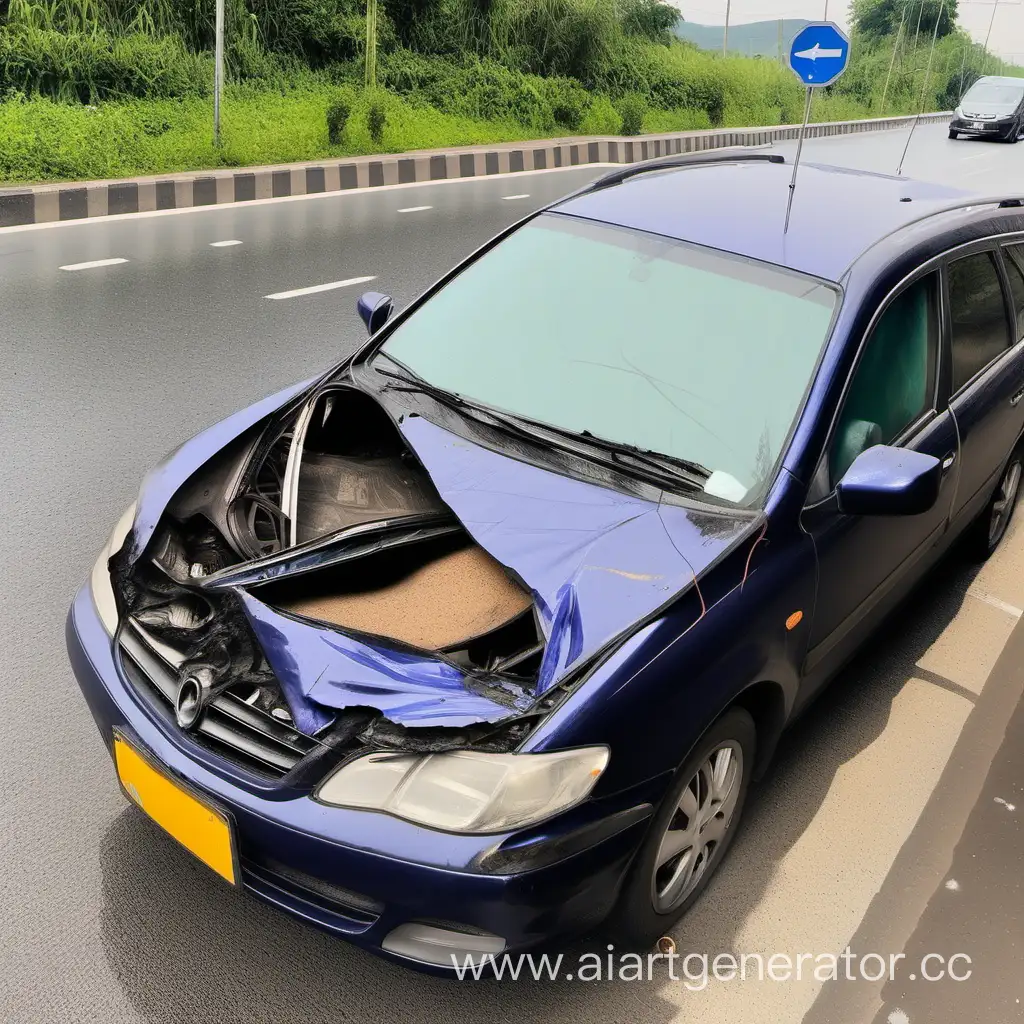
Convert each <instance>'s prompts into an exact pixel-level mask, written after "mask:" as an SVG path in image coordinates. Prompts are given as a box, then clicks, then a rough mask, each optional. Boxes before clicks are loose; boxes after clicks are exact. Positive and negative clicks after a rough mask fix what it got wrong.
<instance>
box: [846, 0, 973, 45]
mask: <svg viewBox="0 0 1024 1024" xmlns="http://www.w3.org/2000/svg"><path fill="white" fill-rule="evenodd" d="M851 14H852V18H851V20H852V23H853V27H854V29H856V31H857V32H859V33H860V34H861V35H864V36H867V37H868V38H870V39H881V38H882V37H883V36H894V35H895V34H896V32H897V30H898V29H899V26H900V22H901V21H903V22H904V39H907V40H913V41H914V42H915V43H916V42H919V41H920V40H921V39H925V40H928V41H930V40H931V38H932V33H933V32H935V22H936V21H938V23H939V31H938V38H939V39H941V38H942V37H943V36H948V35H949V34H950V33H951V32H952V31H953V30H954V29H955V28H956V19H957V0H853V3H852V5H851Z"/></svg>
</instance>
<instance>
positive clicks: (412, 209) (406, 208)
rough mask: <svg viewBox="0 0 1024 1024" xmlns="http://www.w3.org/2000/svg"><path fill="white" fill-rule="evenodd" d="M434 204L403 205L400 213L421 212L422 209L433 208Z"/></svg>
mask: <svg viewBox="0 0 1024 1024" xmlns="http://www.w3.org/2000/svg"><path fill="white" fill-rule="evenodd" d="M432 209H433V207H432V206H403V207H402V209H401V210H399V211H398V212H399V213H419V212H420V210H432Z"/></svg>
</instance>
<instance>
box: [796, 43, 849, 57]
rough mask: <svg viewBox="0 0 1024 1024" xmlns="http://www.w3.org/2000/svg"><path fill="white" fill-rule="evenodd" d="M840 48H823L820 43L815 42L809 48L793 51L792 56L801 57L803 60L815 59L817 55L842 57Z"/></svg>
mask: <svg viewBox="0 0 1024 1024" xmlns="http://www.w3.org/2000/svg"><path fill="white" fill-rule="evenodd" d="M842 55H843V51H842V50H823V49H822V48H821V44H820V43H815V44H814V45H813V46H812V47H811V48H810V49H809V50H801V51H800V52H799V53H794V54H793V56H794V57H802V58H803V59H804V60H817V59H818V58H819V57H842Z"/></svg>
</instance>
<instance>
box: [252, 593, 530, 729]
mask: <svg viewBox="0 0 1024 1024" xmlns="http://www.w3.org/2000/svg"><path fill="white" fill-rule="evenodd" d="M237 593H238V597H239V599H240V600H241V602H242V606H243V608H244V609H245V612H246V615H247V616H248V618H249V622H250V624H251V625H252V628H253V631H254V632H255V633H256V637H257V639H258V640H259V643H260V646H261V647H262V649H263V652H264V654H265V655H266V658H267V661H268V662H269V664H270V666H271V668H272V669H273V671H274V673H275V675H276V676H277V678H278V680H279V681H280V683H281V687H282V689H283V690H284V692H285V695H286V696H287V698H288V702H289V705H290V706H291V707H292V708H293V711H294V712H296V721H297V722H298V715H299V714H303V711H302V710H300V709H309V710H311V711H315V710H317V709H315V707H314V705H313V703H312V702H315V703H316V704H321V705H324V706H325V707H332V708H350V707H370V708H377V709H378V710H380V711H382V712H383V713H384V714H385V715H386V716H387V717H388V718H389V719H390V720H391V721H392V722H394V723H396V724H398V725H416V726H424V727H427V726H437V725H443V726H449V727H459V726H466V725H471V724H473V723H475V722H497V721H500V720H501V719H504V718H510V717H513V716H515V715H516V714H517V713H519V712H522V711H526V710H527V709H528V708H529V706H530V704H531V703H532V697H531V696H530V695H527V694H525V693H523V692H522V691H521V690H519V689H518V688H517V687H514V686H512V685H511V684H506V685H505V689H504V692H503V691H502V689H501V685H502V684H500V683H498V682H494V683H493V684H485V683H479V682H477V681H476V680H473V679H469V678H467V676H466V675H465V674H464V673H463V672H461V671H459V669H457V668H456V667H455V666H454V665H451V664H449V663H448V662H446V661H443V660H441V659H440V658H436V657H430V656H429V655H427V654H418V653H416V652H414V651H403V650H398V649H396V648H388V647H385V646H383V645H381V646H376V645H371V644H370V643H369V642H367V641H363V640H359V639H356V638H355V637H354V636H348V635H345V634H343V633H340V632H337V631H335V630H332V629H330V628H328V627H322V626H317V625H316V624H315V623H312V622H303V621H300V620H299V619H295V618H292V617H291V616H287V615H283V614H281V613H280V612H276V611H274V609H272V608H270V607H269V606H267V605H265V604H264V603H263V602H262V601H259V600H258V599H257V598H255V597H253V596H252V595H251V594H248V593H246V592H245V591H243V590H239V591H237ZM485 687H486V688H488V689H490V690H491V692H492V694H493V699H492V697H489V696H486V695H484V694H483V693H481V692H476V691H477V689H484V688H485ZM318 713H319V712H318Z"/></svg>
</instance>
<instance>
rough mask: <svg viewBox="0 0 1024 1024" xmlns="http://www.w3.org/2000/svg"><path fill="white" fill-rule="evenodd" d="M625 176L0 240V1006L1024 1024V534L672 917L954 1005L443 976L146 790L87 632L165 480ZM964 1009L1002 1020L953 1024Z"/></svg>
mask: <svg viewBox="0 0 1024 1024" xmlns="http://www.w3.org/2000/svg"><path fill="white" fill-rule="evenodd" d="M906 138H907V135H906V133H905V132H903V131H901V132H887V133H866V134H863V135H857V136H851V137H839V138H831V139H822V140H812V141H810V142H808V143H807V144H806V145H805V147H804V159H805V160H809V161H815V162H822V163H837V164H841V165H844V166H848V167H855V168H863V169H872V170H879V171H884V172H886V173H895V171H896V168H897V165H898V163H899V160H900V157H901V154H902V151H903V148H904V144H905V142H906ZM778 148H779V149H780V151H782V152H786V153H787V154H791V153H792V151H793V146H792V145H786V146H781V147H778ZM601 170H602V168H600V167H593V166H591V167H579V168H571V169H565V170H558V171H546V172H535V173H525V174H517V175H502V176H499V177H491V178H484V179H468V180H462V181H453V182H449V183H441V184H438V183H432V184H423V185H410V186H398V187H388V188H383V189H372V190H367V191H363V192H357V193H347V194H328V195H322V196H315V197H300V198H296V199H294V200H284V201H267V202H260V203H255V204H249V205H243V206H223V207H212V208H206V209H203V208H199V209H192V210H186V211H181V212H174V213H166V214H158V215H138V216H128V217H123V218H103V219H99V220H96V221H79V222H72V223H68V224H60V225H56V226H51V225H44V226H38V227H31V228H21V229H3V230H0V309H2V311H3V320H2V327H0V351H2V353H3V358H2V363H0V367H2V371H3V372H2V373H0V436H2V437H3V439H4V441H5V442H6V448H7V458H6V459H5V473H4V486H3V487H2V488H0V509H2V521H3V522H4V523H5V524H6V530H7V538H8V540H7V542H6V544H5V546H4V549H3V563H4V570H5V572H4V580H5V586H4V587H3V588H2V589H0V633H2V635H3V636H4V637H5V644H4V655H3V658H2V660H0V694H2V700H3V714H2V715H0V777H2V779H3V782H4V787H3V793H4V796H5V798H6V806H5V825H4V828H3V829H2V831H0V864H2V869H0V907H2V916H0V948H2V950H3V954H2V961H0V1016H2V1018H3V1019H5V1020H8V1021H11V1022H29V1021H32V1022H35V1021H47V1022H48V1021H61V1022H63V1021H83V1022H85V1021H88V1022H97V1021H118V1022H121V1021H123V1022H158V1021H161V1022H162V1021H197V1022H207V1021H208V1022H211V1024H212V1022H219V1021H239V1022H250V1021H252V1022H257V1021H258V1022H262V1021H268V1022H275V1024H276V1022H291V1021H300V1020H301V1021H317V1022H319V1021H324V1022H331V1024H339V1022H351V1021H376V1020H389V1021H416V1022H419V1021H427V1020H436V1019H442V1018H444V1019H446V1020H449V1021H451V1022H452V1024H461V1022H476V1021H480V1020H484V1019H494V1020H508V1021H515V1022H516V1024H526V1022H531V1021H549V1020H552V1019H559V1020H563V1021H565V1022H567V1024H569V1022H581V1024H582V1022H598V1021H599V1022H601V1024H614V1022H626V1021H644V1022H650V1024H661V1022H670V1021H671V1022H689V1021H697V1020H701V1021H708V1020H716V1021H737V1022H742V1024H748V1022H749V1024H755V1022H760V1021H765V1022H768V1021H771V1022H773V1024H777V1022H787V1024H788V1022H798V1021H801V1020H804V1019H806V1020H807V1021H808V1022H814V1024H827V1022H835V1021H847V1020H848V1021H850V1022H851V1024H853V1022H864V1024H868V1022H871V1021H874V1020H876V1019H877V1021H880V1022H881V1021H886V1022H888V1024H906V1022H907V1021H912V1022H913V1024H918V1022H919V1021H954V1020H955V1021H961V1020H963V1021H966V1020H978V1021H981V1022H988V1021H992V1022H1000V1024H1002V1022H1004V1021H1012V1020H1017V1019H1024V1014H1021V1004H1020V1002H1019V1000H1020V999H1022V998H1024V990H1022V989H1021V982H1020V980H1019V964H1020V963H1021V952H1022V921H1021V918H1022V915H1021V913H1020V912H1019V908H1020V906H1021V889H1020V886H1021V883H1020V870H1019V869H1020V864H1021V863H1022V861H1024V856H1022V852H1024V851H1022V838H1021V827H1020V821H1021V815H1022V814H1024V791H1022V789H1021V782H1020V780H1021V778H1022V777H1024V764H1022V760H1021V742H1022V739H1024V728H1022V724H1021V719H1022V717H1024V713H1022V712H1021V711H1020V710H1019V708H1018V707H1017V705H1018V703H1019V700H1020V692H1021V669H1020V665H1021V664H1022V659H1021V657H1020V655H1021V654H1024V633H1022V628H1024V627H1022V628H1018V626H1017V623H1018V621H1019V619H1020V615H1021V612H1020V609H1021V608H1022V607H1024V527H1021V526H1020V522H1018V523H1017V524H1016V526H1015V528H1014V529H1013V530H1012V532H1011V533H1010V535H1009V536H1008V538H1007V540H1006V542H1005V545H1004V548H1003V549H1002V550H1001V551H1000V552H999V554H998V555H997V556H996V558H995V559H993V560H992V561H991V562H990V563H988V564H987V565H986V566H985V567H984V569H983V570H982V571H981V572H980V573H978V572H977V571H976V570H973V569H969V568H968V567H967V566H965V565H964V564H962V563H960V562H958V561H956V560H953V561H951V562H950V563H949V565H947V566H946V567H944V568H943V570H942V571H941V572H940V573H939V575H938V576H937V577H936V578H935V579H934V580H933V581H931V583H930V585H929V586H928V587H927V588H926V589H924V590H923V591H922V592H921V593H919V594H918V595H917V596H916V597H915V598H914V600H913V601H912V602H911V603H910V605H909V606H908V608H907V609H906V610H904V611H903V612H901V613H900V615H899V616H897V617H896V619H895V620H894V622H893V624H892V626H891V628H890V629H889V631H888V632H887V634H886V635H885V636H883V637H882V638H881V639H880V640H879V642H878V643H877V644H873V645H872V647H871V650H870V651H868V652H866V653H865V655H863V656H862V657H861V658H860V659H859V660H858V661H857V662H856V663H855V664H854V665H853V666H851V668H850V669H849V670H848V671H847V672H846V673H844V676H843V678H842V679H841V680H839V681H838V682H837V684H836V685H835V686H834V687H832V688H831V690H830V691H829V692H828V693H827V694H826V696H825V697H824V698H823V699H822V700H821V702H819V704H818V705H817V706H816V707H815V708H814V709H813V710H812V711H811V712H810V714H809V715H808V717H807V718H806V719H805V720H804V721H803V722H802V723H800V724H799V725H798V726H797V727H796V728H795V730H794V731H793V733H792V734H791V735H790V736H789V738H788V739H787V740H786V741H785V742H784V745H783V747H782V750H781V751H780V759H779V764H778V767H777V770H776V771H775V773H774V774H773V775H772V777H771V778H770V779H769V780H768V781H767V782H766V783H764V784H763V785H761V786H760V787H759V788H758V790H757V791H756V793H755V795H754V797H753V799H752V804H751V808H750V817H749V821H748V823H747V826H746V828H745V829H744V831H743V832H742V833H741V835H740V836H739V837H738V840H737V843H736V844H735V846H734V849H733V852H732V854H731V856H730V859H729V862H728V863H727V864H726V865H725V866H724V868H723V871H722V874H721V876H720V878H719V879H718V880H717V881H716V884H715V885H714V886H713V887H712V888H711V890H709V892H708V893H707V895H706V897H705V899H704V900H703V901H702V902H701V904H700V905H699V906H698V907H697V908H695V910H694V912H693V913H692V914H691V915H690V917H689V918H688V919H687V920H686V921H685V922H684V923H683V924H682V925H681V926H680V927H679V928H678V929H677V931H676V932H675V938H676V941H677V943H678V944H679V947H680V951H681V952H684V951H698V952H707V953H709V954H710V955H712V956H713V955H714V954H716V953H718V952H721V951H733V952H746V951H750V952H758V951H765V952H769V951H772V952H774V951H778V952H781V953H796V952H797V951H812V952H819V951H826V950H828V951H831V950H833V949H835V950H839V949H842V948H843V947H844V946H845V945H846V944H848V943H851V942H853V943H855V944H856V945H857V946H858V947H859V948H860V949H861V950H862V951H864V950H873V951H875V952H878V953H879V954H882V955H885V956H888V955H891V954H898V953H901V952H905V953H906V956H907V960H908V962H909V961H910V960H911V959H912V958H913V957H917V959H918V961H919V960H920V957H921V955H923V953H924V952H925V951H928V952H937V953H941V954H947V953H949V952H950V951H951V950H954V949H956V950H957V951H963V952H965V953H967V954H969V955H971V956H972V957H973V958H974V961H975V962H976V963H977V964H978V965H979V966H978V968H977V973H976V974H975V975H974V976H973V978H972V980H970V981H965V982H962V983H959V982H958V983H955V984H953V983H950V984H948V985H946V986H945V989H943V987H942V986H939V985H938V984H936V985H934V986H933V985H931V984H926V983H924V982H920V981H919V982H914V983H911V982H909V981H908V980H906V979H905V978H904V979H901V981H899V982H897V983H892V984H885V983H878V984H872V983H866V982H865V983H861V982H857V983H854V984H849V985H844V984H838V983H831V982H823V981H819V980H815V979H811V980H810V981H808V980H806V979H805V980H804V981H802V982H800V983H784V982H774V983H773V982H770V981H765V982H756V981H754V982H744V983H742V984H739V983H734V984H726V983H715V982H712V983H711V984H710V985H709V986H708V987H707V988H706V989H704V990H703V991H699V992H698V991H692V988H693V986H692V985H691V986H687V985H685V984H684V983H683V982H681V981H678V980H671V979H668V978H665V977H662V976H658V977H656V978H655V979H654V980H651V981H642V982H620V981H616V982H601V983H591V984H586V983H581V982H579V981H574V982H568V981H559V982H532V981H521V982H519V983H518V984H512V983H509V982H504V983H502V984H496V983H481V984H477V985H457V984H453V983H449V982H445V981H439V980H436V979H431V978H425V977H421V976H419V975H415V974H412V973H411V972H405V971H402V970H400V969H398V968H396V967H394V966H393V965H390V964H387V963H384V962H382V961H379V960H377V959H376V958H374V957H371V956H370V955H368V954H366V953H364V952H362V951H359V950H357V949H355V948H352V947H350V946H348V945H347V944H345V943H343V942H341V941H339V940H337V939H334V938H332V937H329V936H326V935H323V934H321V933H318V932H316V931H314V930H312V929H310V928H307V927H304V926H302V925H300V924H298V923H296V922H295V921H293V920H291V919H289V918H287V917H284V916H282V915H281V914H279V913H277V912H276V911H274V910H272V909H270V908H268V907H265V906H263V905H261V904H258V903H256V902H255V901H254V900H252V899H250V898H246V897H244V896H242V895H240V894H238V893H235V892H232V891H228V890H227V889H226V887H224V886H223V885H221V884H219V883H218V881H217V880H216V879H215V878H214V877H213V876H212V875H211V874H210V873H209V872H208V871H207V870H206V869H205V868H204V867H202V866H201V865H199V864H198V863H195V862H193V860H192V859H191V858H190V857H189V856H188V855H187V854H185V853H184V852H183V851H181V850H180V849H178V848H177V847H176V846H175V845H174V844H173V842H171V841H169V840H168V839H166V837H164V836H163V835H162V834H161V833H160V832H159V831H158V830H157V829H156V828H155V827H153V826H151V825H150V824H149V823H148V822H147V821H146V820H145V819H144V818H143V817H142V816H141V815H140V814H139V813H137V812H136V811H135V810H133V809H132V808H129V807H128V806H127V804H126V803H125V802H124V800H123V798H122V797H121V795H120V792H119V790H118V788H117V786H116V784H115V782H114V776H113V771H112V767H111V765H110V763H109V760H108V758H107V755H106V752H105V750H104V748H103V745H102V744H101V742H100V739H99V737H98V736H97V735H96V733H95V729H94V726H93V723H92V720H91V718H90V716H89V714H88V711H87V709H86V707H85V704H84V702H83V700H82V699H81V697H80V695H79V693H78V690H77V686H76V685H75V683H74V680H73V678H72V675H71V672H70V669H69V667H68V664H67V661H66V657H65V653H64V641H63V622H64V616H65V613H66V610H67V607H68V604H69V602H70V600H71V597H72V595H73V593H74V591H75V589H76V588H77V587H78V585H79V584H80V582H81V581H82V580H83V579H84V578H85V576H86V574H87V572H88V570H89V567H90V566H91V564H92V562H93V560H94V558H95V555H96V552H97V551H98V549H99V547H100V545H101V543H102V542H103V540H104V539H105V537H106V535H107V533H108V531H109V529H110V527H111V526H112V524H113V523H114V521H115V520H116V518H117V517H118V515H119V514H120V513H121V511H123V509H124V508H125V506H127V505H128V504H129V503H130V502H131V501H132V500H133V499H134V497H135V494H136V492H137V489H138V485H139V482H140V479H141V477H142V475H143V474H144V473H145V471H146V470H147V468H148V467H149V466H151V465H152V464H153V462H154V461H156V460H157V459H159V458H160V457H161V456H162V455H163V454H164V453H165V452H167V451H168V450H170V449H171V448H173V447H175V446H176V445H177V444H179V443H180V442H181V441H182V440H184V439H185V438H187V437H188V436H190V435H192V434H193V433H195V432H196V431H197V430H199V429H201V428H203V427H205V426H207V425H209V424H210V423H213V422H215V421H216V420H218V419H220V418H221V417H223V416H224V415H226V414H228V413H230V412H232V411H233V410H235V409H237V408H240V407H242V406H244V405H247V404H249V403H250V402H252V401H254V400H255V399H257V398H259V397H262V396H264V395H266V394H269V393H271V392H273V391H275V390H277V389H278V388H280V387H283V386H285V385H287V384H289V383H292V382H294V381H297V380H301V379H304V378H305V377H308V376H311V375H312V374H314V373H316V372H317V371H319V370H321V369H323V368H325V367H327V366H328V365H330V364H331V363H333V362H335V361H336V360H337V359H339V358H340V357H341V356H343V355H344V354H346V353H347V352H349V351H351V350H352V348H353V347H354V346H355V345H356V344H358V343H359V342H360V341H361V340H362V338H363V330H362V324H361V323H360V322H359V320H358V318H357V317H356V314H355V309H354V307H355V299H356V297H357V296H358V294H359V293H360V292H361V291H362V290H364V289H366V288H373V289H375V290H380V291H386V292H389V293H390V294H392V295H393V296H394V297H395V299H396V300H397V302H398V303H399V304H403V303H405V302H408V301H409V300H410V299H411V298H412V297H414V296H415V295H416V294H417V293H418V292H420V291H421V290H422V289H423V288H425V287H426V286H427V285H428V284H430V283H431V281H433V280H434V279H435V278H436V277H437V276H439V275H440V274H441V273H442V272H443V271H444V270H446V269H447V268H448V267H449V266H450V265H451V264H452V263H453V262H454V261H455V260H457V259H459V258H461V257H462V256H464V255H466V254H468V253H469V252H471V251H472V250H473V249H474V248H475V247H476V246H478V245H480V244H481V243H483V242H484V241H486V240H487V239H488V238H489V237H491V236H492V235H493V234H494V233H495V232H497V231H498V230H500V229H501V228H503V227H504V226H506V225H508V224H510V223H512V222H513V221H515V220H516V219H517V218H519V217H521V216H523V215H525V214H526V213H528V212H529V211H531V210H532V209H535V208H537V207H538V206H540V205H542V204H544V203H546V202H549V201H551V200H553V199H555V198H557V197H558V196H560V195H562V194H564V193H566V192H568V191H570V190H571V189H573V188H575V187H577V186H579V185H581V184H583V183H584V182H585V181H587V180H588V179H590V178H592V177H594V176H596V175H597V174H599V173H600V172H601ZM1022 171H1024V145H1018V146H1003V145H998V144H992V143H987V142H969V141H960V142H951V141H949V140H948V139H947V138H946V135H945V130H944V129H942V128H934V127H922V128H919V129H918V131H917V133H916V135H915V137H914V140H913V143H912V145H911V147H910V150H909V153H908V155H907V159H906V161H905V163H904V173H906V174H910V175H913V176H917V177H921V178H927V179H930V180H935V181H942V182H945V183H947V184H953V185H957V186H960V187H962V188H965V189H968V190H971V191H975V192H979V193H981V194H983V195H992V194H999V193H1005V194H1008V195H1010V194H1018V195H1019V194H1021V193H1024V173H1022ZM795 201H796V202H799V201H800V195H799V182H798V185H797V194H796V200H795ZM228 243H230V244H228ZM363 278H372V280H370V281H360V280H359V279H363ZM1022 518H1024V517H1022ZM1004 648H1005V650H1004ZM1015 708H1016V711H1015ZM1008 730H1009V731H1008ZM1000 801H1001V802H1000ZM951 881H953V882H955V883H956V885H955V886H950V885H949V883H950V882H951ZM1014 907H1016V908H1017V912H1016V913H1015V912H1014ZM972 915H973V916H972ZM939 940H941V941H939ZM932 947H934V949H933V948H932ZM1014 971H1016V972H1017V973H1016V975H1015V974H1014ZM1014 986H1016V990H1014ZM956 1000H959V1002H956ZM951 1006H958V1007H964V1006H973V1007H974V1008H975V1009H976V1010H978V1011H979V1013H980V1012H981V1010H982V1009H984V1012H983V1013H982V1015H980V1016H978V1015H970V1014H969V1013H968V1012H967V1011H964V1012H959V1013H958V1014H956V1015H954V1016H948V1014H947V1015H944V1013H946V1010H944V1007H945V1008H949V1007H951ZM900 1014H902V1015H903V1016H902V1017H901V1016H899V1015H900ZM1014 1014H1017V1015H1018V1016H1014Z"/></svg>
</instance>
